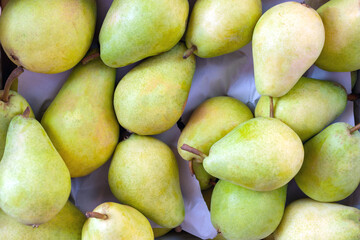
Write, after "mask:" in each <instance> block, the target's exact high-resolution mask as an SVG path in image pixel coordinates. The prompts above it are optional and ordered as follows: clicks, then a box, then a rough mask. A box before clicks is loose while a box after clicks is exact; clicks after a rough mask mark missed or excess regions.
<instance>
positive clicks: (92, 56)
mask: <svg viewBox="0 0 360 240" xmlns="http://www.w3.org/2000/svg"><path fill="white" fill-rule="evenodd" d="M98 57H100V52H99V51H98V50H96V51H95V52H93V53H91V54H90V55H88V56H86V57H84V58H83V60H81V63H82V64H83V65H85V64H87V63H88V62H91V61H92V60H94V59H96V58H98Z"/></svg>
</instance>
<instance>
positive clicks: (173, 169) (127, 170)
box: [109, 134, 185, 228]
mask: <svg viewBox="0 0 360 240" xmlns="http://www.w3.org/2000/svg"><path fill="white" fill-rule="evenodd" d="M109 185H110V189H111V191H112V193H113V194H114V195H115V197H116V198H117V199H119V201H120V202H122V203H124V204H128V205H130V206H132V207H134V208H136V209H137V210H139V211H140V212H141V213H143V214H144V215H145V216H146V217H147V218H149V219H151V220H152V221H154V222H155V223H157V224H159V225H161V226H163V227H166V228H174V227H177V226H179V225H180V224H181V223H182V222H183V220H184V217H185V210H184V202H183V198H182V195H181V190H180V183H179V170H178V166H177V162H176V159H175V156H174V153H173V152H172V151H171V149H170V148H169V147H168V146H167V145H166V144H165V143H163V142H161V141H160V140H157V139H155V138H152V137H148V136H139V135H136V134H132V135H131V136H130V137H129V138H128V139H127V140H124V141H122V142H120V143H119V145H118V146H117V148H116V150H115V153H114V156H113V159H112V162H111V165H110V169H109Z"/></svg>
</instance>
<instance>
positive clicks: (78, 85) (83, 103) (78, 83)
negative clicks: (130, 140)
mask: <svg viewBox="0 0 360 240" xmlns="http://www.w3.org/2000/svg"><path fill="white" fill-rule="evenodd" d="M115 74H116V70H115V69H113V68H109V67H107V66H106V65H104V64H103V63H102V61H101V60H100V59H95V60H93V61H91V62H89V63H87V64H85V65H82V64H79V65H78V66H77V67H76V68H74V70H73V71H72V72H71V74H70V76H69V78H68V79H67V81H66V82H65V84H64V85H63V86H62V88H61V90H60V92H59V93H58V95H57V96H56V97H55V99H54V101H53V102H52V103H51V105H50V106H49V108H48V109H47V110H46V112H45V114H44V116H43V118H42V120H41V124H42V125H43V126H44V128H45V130H46V132H47V133H48V135H49V137H50V139H51V141H52V142H53V143H54V146H55V147H56V149H57V151H58V152H59V153H60V155H61V156H62V158H63V159H64V161H65V163H66V165H67V166H68V168H69V170H70V174H71V177H82V176H85V175H88V174H89V173H91V172H93V171H94V170H95V169H97V168H99V167H100V166H101V165H103V164H104V163H105V162H106V161H107V160H108V159H109V158H110V157H111V155H112V153H113V152H114V150H115V147H116V144H117V142H118V138H119V125H118V123H117V121H116V116H115V113H114V109H113V105H112V99H113V91H114V87H115Z"/></svg>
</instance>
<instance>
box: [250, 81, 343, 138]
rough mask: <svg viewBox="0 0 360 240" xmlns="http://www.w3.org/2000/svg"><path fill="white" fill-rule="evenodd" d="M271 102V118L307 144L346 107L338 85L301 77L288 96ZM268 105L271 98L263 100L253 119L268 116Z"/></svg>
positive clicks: (263, 98) (341, 89)
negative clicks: (272, 116)
mask: <svg viewBox="0 0 360 240" xmlns="http://www.w3.org/2000/svg"><path fill="white" fill-rule="evenodd" d="M273 101H274V117H275V118H278V119H280V120H281V121H282V122H284V123H285V124H287V125H288V126H289V127H291V129H293V130H294V131H295V132H296V133H297V134H298V135H299V137H300V138H301V140H302V141H306V140H308V139H309V138H311V137H312V136H314V135H315V134H317V133H318V132H320V131H321V130H322V129H323V128H324V127H326V126H327V125H329V124H330V123H331V122H333V121H334V120H335V119H336V118H337V117H338V116H340V114H341V113H342V112H343V111H344V110H345V107H346V104H347V94H346V90H345V88H344V87H343V86H341V85H340V84H338V83H334V82H330V81H322V80H316V79H311V78H305V77H302V78H300V80H299V81H298V82H297V83H296V84H295V86H294V87H293V88H292V89H291V90H290V91H289V92H288V93H287V94H285V95H284V96H282V97H279V98H273ZM269 104H270V98H269V97H268V96H262V97H261V98H260V100H259V102H258V103H257V105H256V108H255V116H256V117H260V116H261V117H265V116H269V114H270V109H269ZM310 106H311V107H310Z"/></svg>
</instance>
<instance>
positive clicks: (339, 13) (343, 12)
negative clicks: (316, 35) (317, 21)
mask: <svg viewBox="0 0 360 240" xmlns="http://www.w3.org/2000/svg"><path fill="white" fill-rule="evenodd" d="M317 12H318V13H319V15H320V16H321V18H322V21H323V23H324V26H325V45H324V49H323V50H322V52H321V54H320V56H319V58H318V59H317V60H316V62H315V65H316V66H318V67H319V68H322V69H324V70H326V71H331V72H349V71H355V70H358V69H360V45H359V42H360V3H359V0H332V1H329V2H327V3H325V4H324V5H322V6H321V7H320V8H319V9H318V10H317Z"/></svg>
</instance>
